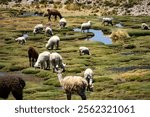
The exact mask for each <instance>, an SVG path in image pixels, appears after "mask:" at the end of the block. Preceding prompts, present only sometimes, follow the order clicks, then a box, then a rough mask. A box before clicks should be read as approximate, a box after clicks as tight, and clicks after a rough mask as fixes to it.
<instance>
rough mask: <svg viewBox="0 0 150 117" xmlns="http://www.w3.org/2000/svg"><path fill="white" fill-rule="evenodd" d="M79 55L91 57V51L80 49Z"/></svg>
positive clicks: (85, 48) (84, 48)
mask: <svg viewBox="0 0 150 117" xmlns="http://www.w3.org/2000/svg"><path fill="white" fill-rule="evenodd" d="M79 53H80V55H85V54H87V55H90V49H89V48H87V47H79Z"/></svg>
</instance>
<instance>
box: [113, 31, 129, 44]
mask: <svg viewBox="0 0 150 117" xmlns="http://www.w3.org/2000/svg"><path fill="white" fill-rule="evenodd" d="M129 37H130V36H129V34H128V33H127V32H126V31H124V30H120V29H119V30H117V31H113V32H112V33H111V35H110V38H111V39H112V40H113V42H124V41H125V39H127V38H129Z"/></svg>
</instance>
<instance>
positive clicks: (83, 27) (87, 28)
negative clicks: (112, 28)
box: [81, 21, 91, 32]
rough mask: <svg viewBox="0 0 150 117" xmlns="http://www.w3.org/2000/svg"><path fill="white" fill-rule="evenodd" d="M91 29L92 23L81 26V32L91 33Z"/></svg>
mask: <svg viewBox="0 0 150 117" xmlns="http://www.w3.org/2000/svg"><path fill="white" fill-rule="evenodd" d="M90 28H91V21H88V22H87V23H83V24H81V32H84V30H87V32H89V29H90Z"/></svg>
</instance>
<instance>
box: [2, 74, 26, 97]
mask: <svg viewBox="0 0 150 117" xmlns="http://www.w3.org/2000/svg"><path fill="white" fill-rule="evenodd" d="M25 85H26V84H25V81H24V80H23V79H22V78H20V77H18V76H13V75H11V76H9V75H8V76H0V97H1V98H3V99H7V98H8V96H9V94H10V92H11V93H12V95H13V96H14V98H15V99H16V100H22V99H23V89H24V87H25Z"/></svg>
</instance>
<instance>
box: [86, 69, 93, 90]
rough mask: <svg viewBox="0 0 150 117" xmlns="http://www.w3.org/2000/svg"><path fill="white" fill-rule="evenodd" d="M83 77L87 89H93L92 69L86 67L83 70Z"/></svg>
mask: <svg viewBox="0 0 150 117" xmlns="http://www.w3.org/2000/svg"><path fill="white" fill-rule="evenodd" d="M84 78H85V79H86V80H87V82H88V86H87V91H88V90H89V91H93V70H92V69H90V68H87V69H86V70H85V71H84Z"/></svg>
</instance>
